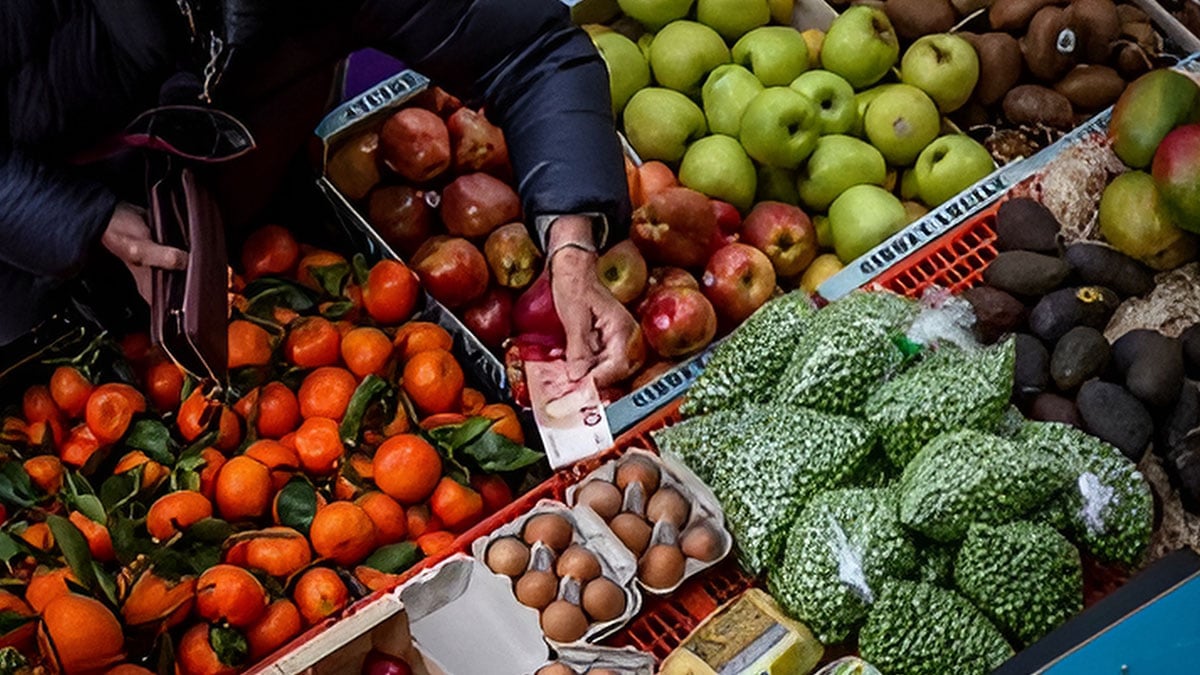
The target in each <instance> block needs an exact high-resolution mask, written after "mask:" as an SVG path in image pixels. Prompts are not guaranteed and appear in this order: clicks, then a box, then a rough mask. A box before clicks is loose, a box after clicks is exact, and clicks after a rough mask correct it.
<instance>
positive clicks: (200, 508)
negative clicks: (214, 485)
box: [146, 490, 213, 541]
mask: <svg viewBox="0 0 1200 675" xmlns="http://www.w3.org/2000/svg"><path fill="white" fill-rule="evenodd" d="M212 514H213V507H212V502H210V501H208V498H207V497H205V496H204V495H203V494H201V493H199V492H194V491H192V490H181V491H179V492H171V493H168V494H165V495H163V496H161V497H159V498H158V499H157V500H155V502H154V503H153V504H151V505H150V510H149V511H148V512H147V513H146V530H147V531H148V532H149V533H150V536H151V537H154V538H155V539H157V540H158V541H166V540H168V539H170V538H171V537H174V536H175V534H176V533H177V532H183V531H184V530H186V529H187V528H189V527H191V526H192V525H195V524H196V523H198V522H200V521H201V520H204V519H205V518H211V517H212Z"/></svg>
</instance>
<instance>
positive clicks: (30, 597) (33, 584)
mask: <svg viewBox="0 0 1200 675" xmlns="http://www.w3.org/2000/svg"><path fill="white" fill-rule="evenodd" d="M67 581H71V582H72V583H79V579H77V578H76V577H75V574H74V573H73V572H71V568H69V567H59V568H57V569H49V568H46V567H39V568H37V569H36V570H34V572H33V576H32V577H30V578H29V584H28V585H27V586H25V602H27V603H29V606H30V607H31V608H33V611H35V612H37V613H38V614H41V613H42V610H43V609H45V608H46V605H49V604H50V602H51V601H52V600H54V599H55V598H58V597H59V596H62V595H66V594H68V593H70V592H71V588H70V587H69V586H67Z"/></svg>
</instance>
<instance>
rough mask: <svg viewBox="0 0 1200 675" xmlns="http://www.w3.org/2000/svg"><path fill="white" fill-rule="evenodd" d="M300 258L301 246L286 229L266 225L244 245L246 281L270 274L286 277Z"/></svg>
mask: <svg viewBox="0 0 1200 675" xmlns="http://www.w3.org/2000/svg"><path fill="white" fill-rule="evenodd" d="M299 258H300V245H299V244H297V243H296V239H295V237H293V236H292V233H291V232H288V231H287V229H286V228H283V227H280V226H279V225H264V226H262V227H260V228H258V229H257V230H255V231H253V232H251V233H250V236H249V237H246V243H245V244H242V271H243V273H244V274H245V275H246V281H254V280H255V279H257V278H259V277H263V276H267V275H269V274H272V275H286V274H287V273H289V272H291V271H292V268H294V267H295V266H296V261H297V260H298V259H299Z"/></svg>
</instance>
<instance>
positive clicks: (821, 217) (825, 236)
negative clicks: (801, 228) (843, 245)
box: [812, 213, 833, 248]
mask: <svg viewBox="0 0 1200 675" xmlns="http://www.w3.org/2000/svg"><path fill="white" fill-rule="evenodd" d="M812 221H813V229H815V230H816V231H817V244H818V245H820V247H821V248H833V231H832V230H830V229H829V216H827V215H825V214H823V213H818V214H817V215H815V216H813V217H812Z"/></svg>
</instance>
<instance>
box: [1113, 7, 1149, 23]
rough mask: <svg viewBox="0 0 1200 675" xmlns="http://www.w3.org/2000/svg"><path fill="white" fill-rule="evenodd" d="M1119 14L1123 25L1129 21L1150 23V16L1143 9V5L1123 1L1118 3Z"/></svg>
mask: <svg viewBox="0 0 1200 675" xmlns="http://www.w3.org/2000/svg"><path fill="white" fill-rule="evenodd" d="M1117 16H1118V17H1120V19H1121V25H1122V26H1123V25H1125V24H1127V23H1150V17H1149V16H1146V13H1145V12H1143V11H1142V8H1141V7H1138V6H1137V5H1131V4H1129V3H1127V2H1123V3H1121V4H1119V5H1117Z"/></svg>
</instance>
